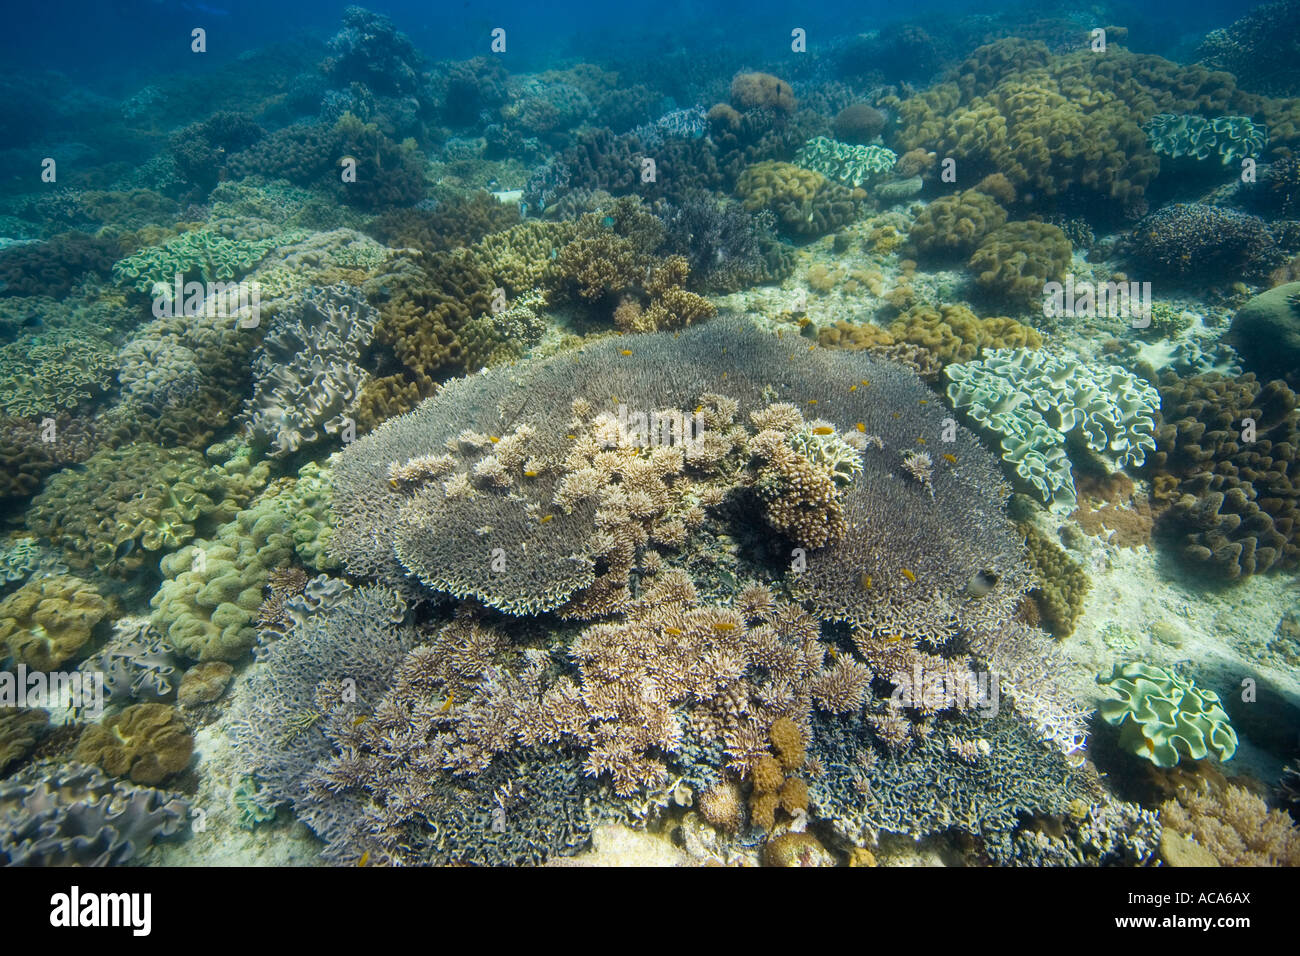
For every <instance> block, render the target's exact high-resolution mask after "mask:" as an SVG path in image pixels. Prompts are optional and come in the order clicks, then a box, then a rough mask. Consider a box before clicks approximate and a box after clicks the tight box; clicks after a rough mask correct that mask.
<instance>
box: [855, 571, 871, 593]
mask: <svg viewBox="0 0 1300 956" xmlns="http://www.w3.org/2000/svg"><path fill="white" fill-rule="evenodd" d="M858 587H860V588H861V589H862V590H864V591H870V590H871V575H869V574H867V573H866V572H863V573H862V574H859V575H858Z"/></svg>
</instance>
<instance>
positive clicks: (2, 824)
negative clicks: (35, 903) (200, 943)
mask: <svg viewBox="0 0 1300 956" xmlns="http://www.w3.org/2000/svg"><path fill="white" fill-rule="evenodd" d="M189 810H190V805H189V802H188V801H187V800H185V799H184V798H183V797H180V796H178V795H176V794H172V793H168V792H166V791H161V790H154V789H152V788H150V787H133V786H130V785H129V784H125V783H122V782H121V781H117V780H110V779H109V778H107V777H105V776H104V775H103V774H102V773H101V772H100V771H99V770H98V769H97V768H95V767H90V766H86V765H84V764H75V763H74V764H64V765H62V766H56V767H34V768H32V769H31V770H29V771H27V772H25V773H23V774H19V775H17V776H15V777H13V778H12V779H10V780H6V781H4V782H3V783H0V861H3V862H4V863H6V864H7V865H10V866H118V865H121V864H124V863H127V862H129V861H130V860H132V859H133V858H134V857H135V856H136V855H137V854H138V853H139V852H142V851H143V850H145V849H146V848H148V846H149V845H150V844H151V843H153V842H154V841H155V840H157V839H159V838H162V837H168V836H172V835H174V834H176V833H178V832H179V831H180V830H181V828H182V827H184V825H185V821H186V820H187V819H188V817H189Z"/></svg>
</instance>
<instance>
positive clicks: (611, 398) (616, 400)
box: [609, 395, 618, 405]
mask: <svg viewBox="0 0 1300 956" xmlns="http://www.w3.org/2000/svg"><path fill="white" fill-rule="evenodd" d="M609 400H610V401H611V402H613V403H614V404H615V405H617V404H618V396H617V395H611V396H609Z"/></svg>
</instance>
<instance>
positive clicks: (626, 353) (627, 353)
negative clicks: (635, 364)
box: [622, 349, 632, 355]
mask: <svg viewBox="0 0 1300 956" xmlns="http://www.w3.org/2000/svg"><path fill="white" fill-rule="evenodd" d="M622 354H623V355H631V354H632V350H631V349H624V350H623V352H622Z"/></svg>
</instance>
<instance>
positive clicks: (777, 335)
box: [776, 329, 785, 339]
mask: <svg viewBox="0 0 1300 956" xmlns="http://www.w3.org/2000/svg"><path fill="white" fill-rule="evenodd" d="M784 334H785V333H784V332H782V331H781V330H780V329H777V330H776V337H777V338H778V339H779V338H780V337H781V336H782V335H784Z"/></svg>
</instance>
